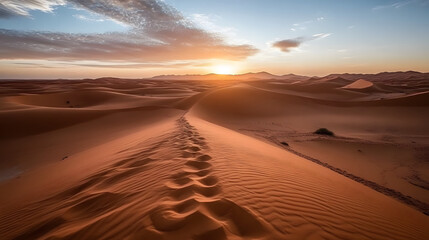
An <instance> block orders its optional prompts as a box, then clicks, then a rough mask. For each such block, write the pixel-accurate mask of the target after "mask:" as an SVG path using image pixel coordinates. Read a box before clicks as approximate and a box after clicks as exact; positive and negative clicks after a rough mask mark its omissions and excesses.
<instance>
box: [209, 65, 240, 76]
mask: <svg viewBox="0 0 429 240" xmlns="http://www.w3.org/2000/svg"><path fill="white" fill-rule="evenodd" d="M213 73H216V74H235V73H236V69H235V68H234V67H233V66H231V65H215V66H213Z"/></svg>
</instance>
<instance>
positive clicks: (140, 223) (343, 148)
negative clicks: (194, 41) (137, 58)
mask: <svg viewBox="0 0 429 240" xmlns="http://www.w3.org/2000/svg"><path fill="white" fill-rule="evenodd" d="M413 76H414V75H413ZM174 77H176V76H174ZM210 77H212V76H210ZM283 77H284V76H279V79H274V80H263V81H261V80H259V81H255V80H253V79H250V80H249V81H247V82H243V81H241V82H237V81H230V82H229V81H223V80H222V81H216V80H211V81H196V80H195V81H190V80H189V81H178V80H177V81H176V80H157V79H149V80H124V79H115V78H102V79H96V80H85V81H83V80H82V81H61V80H58V81H42V80H39V81H28V82H27V83H26V84H24V83H23V82H21V81H6V82H2V83H1V84H3V83H4V85H2V89H1V95H0V126H1V132H2V135H1V136H0V146H2V147H1V148H0V156H1V157H0V159H1V160H0V196H1V198H0V238H1V239H155V240H156V239H200V240H208V239H216V240H217V239H220V240H221V239H389V240H390V239H419V240H424V239H428V238H429V230H428V229H429V221H428V220H429V218H428V216H427V214H429V207H428V204H429V198H428V196H429V195H428V191H429V184H428V183H429V179H428V176H429V165H428V162H427V157H428V156H429V152H428V149H429V147H428V146H429V128H428V126H427V122H428V120H429V114H428V112H429V111H427V110H428V109H427V108H428V104H427V103H428V101H426V100H427V96H428V95H427V92H426V90H425V89H424V88H423V89H420V90H419V89H418V87H416V86H414V87H413V88H410V89H408V90H404V92H403V93H399V92H396V91H394V90H395V89H396V88H395V87H392V88H383V91H384V92H380V91H373V90H369V89H372V88H373V87H374V86H375V85H377V86H380V88H382V87H383V84H384V83H383V82H381V81H380V80H378V82H377V83H373V82H371V81H370V80H368V81H366V80H362V81H361V80H357V81H355V80H350V79H347V78H340V77H338V76H333V77H330V78H329V79H324V80H320V79H309V80H307V79H306V78H300V82H292V81H290V80H289V79H288V80H284V81H283ZM290 77H296V76H290ZM193 78H196V77H193ZM280 78H281V79H280ZM365 79H367V78H365ZM353 81H355V82H353ZM371 84H373V85H371ZM386 89H388V90H386ZM392 89H393V90H392ZM356 90H357V91H356ZM380 96H382V97H380ZM380 98H383V99H380ZM321 127H326V128H328V129H330V130H332V131H333V132H334V136H324V135H317V134H314V133H313V132H314V131H315V130H316V129H318V128H321Z"/></svg>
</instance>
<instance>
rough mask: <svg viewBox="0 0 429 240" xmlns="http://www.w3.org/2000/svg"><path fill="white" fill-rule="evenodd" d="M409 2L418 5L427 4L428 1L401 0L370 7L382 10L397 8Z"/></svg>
mask: <svg viewBox="0 0 429 240" xmlns="http://www.w3.org/2000/svg"><path fill="white" fill-rule="evenodd" d="M410 4H420V5H428V4H429V1H428V0H402V1H397V2H394V3H391V4H386V5H378V6H375V7H373V8H372V10H374V11H377V10H383V9H389V8H390V9H399V8H402V7H405V6H407V5H410Z"/></svg>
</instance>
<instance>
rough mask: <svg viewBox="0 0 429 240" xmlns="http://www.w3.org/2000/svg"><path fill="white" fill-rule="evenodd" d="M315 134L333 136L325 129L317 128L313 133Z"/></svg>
mask: <svg viewBox="0 0 429 240" xmlns="http://www.w3.org/2000/svg"><path fill="white" fill-rule="evenodd" d="M314 133H315V134H319V135H327V136H334V133H333V132H331V131H329V130H328V129H326V128H319V129H317V130H316V131H315V132H314Z"/></svg>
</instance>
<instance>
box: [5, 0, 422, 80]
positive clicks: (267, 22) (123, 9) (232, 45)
mask: <svg viewBox="0 0 429 240" xmlns="http://www.w3.org/2000/svg"><path fill="white" fill-rule="evenodd" d="M35 2H36V4H35V5H28V3H26V1H23V0H21V1H19V0H18V1H3V3H1V4H2V5H0V29H1V30H0V31H1V32H0V33H1V34H0V40H2V42H3V43H0V77H1V78H30V77H31V76H33V75H36V76H35V77H39V78H44V77H46V78H55V77H72V78H80V77H99V76H106V75H109V76H117V77H147V76H151V75H157V74H171V73H178V74H182V73H209V72H213V71H214V72H216V71H217V70H216V69H223V71H224V73H241V72H249V71H254V72H255V71H270V72H272V73H276V74H285V73H290V72H293V73H296V74H304V75H324V74H329V73H333V72H381V71H399V70H402V71H405V70H417V71H423V72H428V71H429V57H428V56H429V46H428V44H427V43H428V42H429V14H428V13H429V1H428V0H396V1H389V0H384V1H381V0H378V1H377V0H376V1H374V0H373V1H369V0H360V1H351V0H346V1H338V0H337V1H332V0H325V1H316V0H303V1H288V0H277V1H274V0H271V1H270V0H267V1H258V0H217V1H205V0H165V1H155V0H141V1H139V0H134V2H133V1H131V2H133V3H131V4H130V5H127V6H124V5H123V4H122V3H120V1H115V0H113V1H108V3H106V2H104V1H101V0H99V1H97V0H95V1H91V2H87V1H84V0H73V1H66V0H52V1H48V0H36V1H35ZM94 2H95V3H94ZM99 3H101V5H100V4H99ZM97 4H99V5H97ZM180 29H182V30H180ZM188 31H189V34H183V33H184V32H188ZM36 38H37V39H36ZM41 42H42V43H41ZM87 43H88V44H87ZM103 44H104V45H103ZM85 45H88V46H85ZM184 46H186V47H184ZM40 49H43V50H40ZM50 49H52V50H50ZM86 49H87V50H88V51H86ZM85 51H86V52H87V54H85ZM127 56H129V57H127ZM76 68H79V69H83V70H84V71H81V72H80V73H79V74H77V73H76V71H74V70H75V69H76ZM59 74H65V76H57V75H59ZM84 74H86V75H84Z"/></svg>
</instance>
